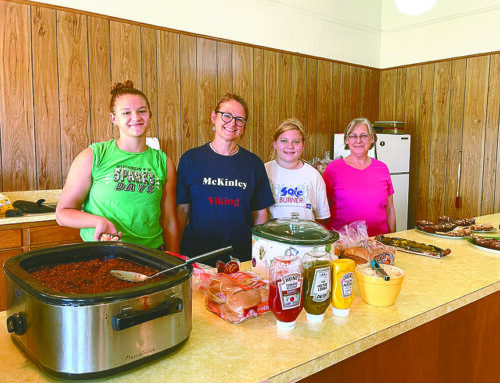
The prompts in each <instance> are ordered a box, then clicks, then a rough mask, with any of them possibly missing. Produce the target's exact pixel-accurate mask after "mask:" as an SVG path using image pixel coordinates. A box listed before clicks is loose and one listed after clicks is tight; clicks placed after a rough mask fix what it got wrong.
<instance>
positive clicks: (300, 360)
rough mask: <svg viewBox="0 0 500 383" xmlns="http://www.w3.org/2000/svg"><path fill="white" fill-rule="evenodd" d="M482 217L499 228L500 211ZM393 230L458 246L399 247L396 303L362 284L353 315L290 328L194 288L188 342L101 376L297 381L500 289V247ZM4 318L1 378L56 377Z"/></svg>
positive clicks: (143, 379)
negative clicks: (368, 295)
mask: <svg viewBox="0 0 500 383" xmlns="http://www.w3.org/2000/svg"><path fill="white" fill-rule="evenodd" d="M477 221H478V222H482V223H492V224H494V225H495V226H496V227H498V224H499V223H500V214H493V215H489V216H484V217H480V218H478V219H477ZM499 233H500V232H499ZM392 236H398V237H403V238H409V239H413V240H416V241H420V242H425V243H429V244H435V245H437V246H440V247H443V248H448V247H449V248H450V249H451V250H452V252H451V254H450V255H448V256H446V257H444V258H442V259H434V258H429V257H423V256H419V255H413V254H408V253H404V252H400V251H398V252H397V254H396V262H395V265H396V266H398V267H400V268H402V269H403V270H404V271H405V280H404V282H403V287H402V290H401V293H400V295H399V297H398V299H397V301H396V303H395V304H394V305H393V306H390V307H375V306H370V305H368V304H365V303H364V302H363V301H362V300H361V298H360V296H359V293H358V291H357V289H355V299H354V302H353V304H352V306H351V312H350V314H349V316H347V317H344V318H341V317H334V316H332V313H331V310H330V309H328V310H327V312H326V316H325V320H324V321H323V322H322V323H320V324H316V325H312V324H309V323H308V322H307V320H306V316H305V312H304V311H302V313H301V314H300V316H299V318H298V320H297V325H296V328H295V329H293V330H291V331H288V332H287V331H280V330H278V329H277V327H276V324H275V319H274V316H273V314H272V313H267V314H265V315H263V316H261V317H258V318H254V319H251V320H248V321H246V322H243V323H239V324H236V325H234V324H230V323H227V322H224V321H223V320H221V319H220V318H218V317H217V316H216V315H215V314H213V313H211V312H208V311H207V310H206V309H205V307H204V303H203V296H202V294H201V293H200V292H194V293H193V329H192V332H191V336H190V338H189V340H188V341H187V342H186V344H184V345H183V346H182V347H181V348H180V349H179V350H177V351H175V352H174V353H172V354H169V355H167V356H164V357H162V358H160V359H159V360H157V361H154V362H151V363H149V364H146V365H143V366H140V367H138V368H136V369H134V370H131V371H129V372H125V373H122V374H120V375H115V376H113V377H111V378H108V379H102V381H109V382H120V383H123V382H125V383H126V382H131V383H132V382H134V383H135V382H139V381H140V382H156V381H167V380H168V381H173V382H196V383H199V382H210V383H212V382H262V381H266V382H290V381H296V380H299V379H301V378H304V377H306V376H309V375H312V374H314V373H315V372H317V371H320V370H322V369H324V368H326V367H329V366H331V365H333V364H335V363H338V362H340V361H342V360H344V359H346V358H349V357H350V356H352V355H355V354H357V353H359V352H361V351H363V350H366V349H368V348H370V347H373V346H375V345H377V344H380V343H382V342H384V341H386V340H388V339H391V338H393V337H396V336H397V335H399V334H402V333H404V332H406V331H409V330H411V329H414V328H415V327H417V326H420V325H422V324H424V323H427V322H429V321H431V320H433V319H436V318H438V317H440V316H442V315H445V314H447V313H449V312H451V311H453V310H456V309H458V308H460V307H463V306H465V305H467V304H469V303H472V302H474V301H476V300H479V299H481V298H483V297H486V296H488V295H490V294H493V293H495V292H497V291H499V290H500V254H498V253H497V254H495V253H492V252H488V251H485V250H481V249H478V248H476V247H475V246H473V245H471V244H470V243H468V242H467V241H465V240H463V239H441V238H437V237H433V236H430V235H427V234H423V233H419V232H416V231H415V230H408V231H403V232H399V233H395V234H393V235H392ZM247 266H248V265H247ZM0 323H2V325H1V326H0V345H1V346H0V361H1V363H0V365H1V366H0V381H1V382H13V381H19V379H22V380H24V381H30V382H53V381H57V380H56V379H54V378H52V377H51V376H49V375H47V374H45V373H43V372H41V371H40V370H39V369H38V368H37V367H36V366H35V365H34V364H33V363H32V362H31V361H30V359H28V358H27V357H26V356H25V355H24V353H23V352H22V351H21V350H20V349H19V348H18V347H17V346H16V344H15V343H14V341H13V340H12V339H11V337H10V335H9V334H8V333H7V330H6V328H5V325H3V324H4V323H5V311H4V312H1V313H0ZM99 381H101V380H99Z"/></svg>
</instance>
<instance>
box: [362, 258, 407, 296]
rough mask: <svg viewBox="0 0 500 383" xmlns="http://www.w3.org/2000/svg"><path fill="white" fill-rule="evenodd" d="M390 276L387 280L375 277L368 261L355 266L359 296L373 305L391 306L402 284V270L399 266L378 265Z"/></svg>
mask: <svg viewBox="0 0 500 383" xmlns="http://www.w3.org/2000/svg"><path fill="white" fill-rule="evenodd" d="M380 266H381V267H383V268H384V270H385V271H386V273H387V274H389V276H390V277H391V279H390V280H389V281H384V279H383V278H381V277H377V276H375V275H377V274H376V273H375V270H372V268H371V267H370V264H369V263H365V264H362V265H358V266H357V267H356V271H355V274H356V280H357V281H358V289H359V293H360V294H361V298H362V299H363V301H365V302H366V303H368V304H370V305H373V306H391V305H393V304H394V302H396V299H397V298H398V295H399V292H400V291H401V286H402V285H403V279H404V271H403V270H401V269H400V268H399V267H395V266H390V265H380Z"/></svg>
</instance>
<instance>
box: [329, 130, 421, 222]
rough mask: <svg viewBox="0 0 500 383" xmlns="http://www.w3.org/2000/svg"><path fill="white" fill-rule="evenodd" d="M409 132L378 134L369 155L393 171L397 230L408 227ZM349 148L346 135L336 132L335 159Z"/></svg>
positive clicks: (342, 155) (345, 154) (334, 142)
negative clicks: (345, 145)
mask: <svg viewBox="0 0 500 383" xmlns="http://www.w3.org/2000/svg"><path fill="white" fill-rule="evenodd" d="M410 145H411V137H410V135H409V134H377V143H376V145H375V146H374V147H373V148H372V149H370V151H369V152H368V155H369V156H370V157H373V158H376V159H377V160H379V161H382V162H384V163H385V164H386V165H387V167H388V168H389V172H390V173H391V180H392V185H393V186H394V208H395V210H396V231H401V230H406V229H407V228H408V190H409V183H410ZM349 154H350V151H349V149H347V150H346V149H345V148H344V135H343V134H335V136H334V140H333V159H337V158H340V157H346V156H348V155H349Z"/></svg>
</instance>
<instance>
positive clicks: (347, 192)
mask: <svg viewBox="0 0 500 383" xmlns="http://www.w3.org/2000/svg"><path fill="white" fill-rule="evenodd" d="M344 140H345V143H346V149H347V148H349V150H350V151H351V154H349V155H348V156H347V157H346V158H339V159H337V160H335V161H332V162H330V163H329V164H328V166H327V168H326V170H325V172H324V174H323V179H324V180H325V184H326V193H327V196H328V203H329V205H330V219H329V220H328V223H327V227H328V228H330V229H334V230H336V229H340V228H341V227H342V226H344V225H347V224H350V223H351V222H354V221H365V222H366V225H367V227H368V235H369V236H374V235H378V234H385V233H392V232H394V231H395V230H396V213H395V211H394V201H393V194H394V188H393V186H392V181H391V176H390V174H389V169H388V168H387V165H386V164H384V163H383V162H381V161H378V160H376V159H374V158H371V157H369V156H368V150H370V149H371V148H372V147H373V145H375V140H376V134H375V131H374V130H373V127H372V124H371V123H370V121H369V120H368V119H366V118H356V119H354V120H352V121H351V122H350V123H349V125H348V126H347V128H346V130H345V132H344Z"/></svg>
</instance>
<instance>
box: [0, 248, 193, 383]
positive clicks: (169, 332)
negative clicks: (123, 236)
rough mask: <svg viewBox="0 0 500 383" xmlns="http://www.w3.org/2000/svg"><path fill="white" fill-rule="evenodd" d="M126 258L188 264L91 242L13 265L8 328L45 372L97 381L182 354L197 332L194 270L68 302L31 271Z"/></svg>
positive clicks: (152, 264)
mask: <svg viewBox="0 0 500 383" xmlns="http://www.w3.org/2000/svg"><path fill="white" fill-rule="evenodd" d="M102 255H105V256H119V257H123V258H126V259H127V258H128V259H131V260H134V261H136V262H137V261H140V263H142V264H145V265H148V266H150V267H154V268H157V269H161V268H167V267H170V266H174V265H176V264H180V263H182V262H183V261H182V260H180V259H178V258H176V257H172V256H167V255H165V254H164V253H161V252H157V251H155V250H150V249H146V248H143V247H139V246H135V245H129V244H119V245H118V244H114V245H112V244H102V243H86V244H79V245H71V246H63V247H58V248H52V249H44V250H39V251H35V252H31V253H25V254H22V255H20V256H17V257H14V258H12V259H9V260H8V261H7V262H6V263H5V265H4V270H5V274H6V294H7V325H8V328H9V331H11V332H12V337H13V338H14V339H15V341H16V342H17V343H18V344H19V346H20V347H21V348H22V349H23V350H24V351H25V352H26V354H28V355H29V357H30V358H31V359H32V360H33V361H34V362H35V363H36V364H37V365H38V366H40V367H41V368H42V369H43V370H45V371H47V372H49V373H50V374H52V375H55V376H58V377H63V378H67V379H91V378H99V377H105V376H109V375H113V374H115V373H118V372H121V371H124V370H127V369H130V368H134V367H137V366H138V365H141V364H144V363H146V362H148V361H151V360H153V359H156V358H159V357H161V356H162V355H165V354H168V353H169V352H171V351H172V350H174V349H176V348H178V347H179V346H180V345H182V344H183V343H184V342H186V340H187V339H188V338H189V335H190V332H191V315H192V314H191V311H192V308H191V286H190V277H191V274H192V268H191V267H186V268H185V269H181V270H179V271H178V272H176V273H175V274H174V275H171V276H169V277H168V278H167V279H165V280H163V281H159V282H154V283H150V284H147V285H143V286H137V287H133V288H129V289H123V290H118V291H116V292H110V293H102V294H92V295H79V296H74V295H64V294H61V293H57V292H54V291H52V290H50V289H48V288H45V287H44V286H42V285H40V284H39V283H38V282H37V281H36V280H35V279H34V278H33V277H31V274H29V272H28V271H29V269H30V268H32V267H34V266H41V265H42V264H43V265H47V264H54V263H55V264H57V263H61V261H62V260H65V261H66V262H73V261H77V260H82V258H83V259H85V258H88V259H93V258H96V257H99V256H102Z"/></svg>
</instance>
